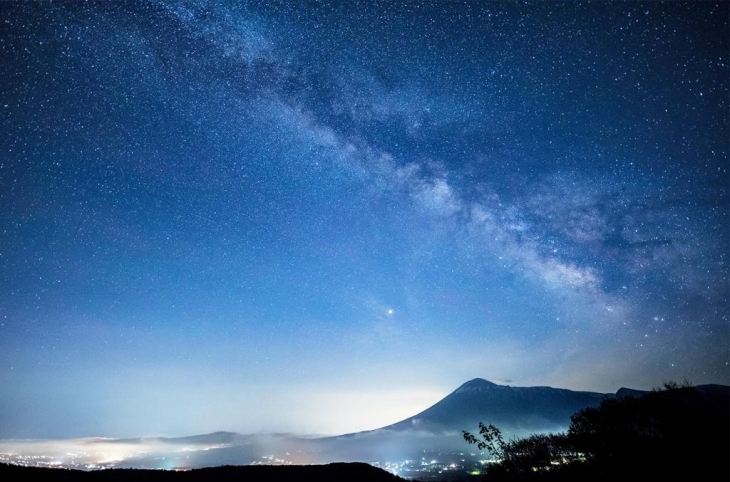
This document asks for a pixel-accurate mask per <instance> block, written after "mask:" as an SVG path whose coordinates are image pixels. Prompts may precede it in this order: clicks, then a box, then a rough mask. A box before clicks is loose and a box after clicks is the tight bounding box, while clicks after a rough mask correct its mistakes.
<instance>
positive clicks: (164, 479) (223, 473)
mask: <svg viewBox="0 0 730 482" xmlns="http://www.w3.org/2000/svg"><path fill="white" fill-rule="evenodd" d="M0 480H3V481H15V480H34V481H35V480H42V481H54V482H56V481H59V482H65V481H76V480H80V481H90V482H94V481H100V482H104V481H106V482H126V481H154V482H194V481H210V480H215V481H228V480H231V481H233V480H235V481H238V482H259V481H302V480H313V481H315V480H316V481H320V482H335V481H337V482H340V481H353V482H360V481H362V482H366V481H367V482H397V481H403V480H405V479H402V478H400V477H398V476H395V475H393V474H391V473H389V472H386V471H385V470H382V469H379V468H377V467H373V466H372V465H368V464H364V463H357V462H355V463H334V464H327V465H245V466H232V465H228V466H224V467H211V468H205V469H194V470H188V471H183V472H174V471H167V470H141V469H108V470H97V471H90V472H84V471H81V470H70V469H48V468H39V467H21V466H19V465H8V464H0Z"/></svg>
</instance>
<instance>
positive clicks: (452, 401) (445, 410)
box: [383, 378, 613, 433]
mask: <svg viewBox="0 0 730 482" xmlns="http://www.w3.org/2000/svg"><path fill="white" fill-rule="evenodd" d="M607 396H609V397H610V396H613V395H611V394H605V393H595V392H576V391H572V390H566V389H562V388H552V387H512V386H509V385H497V384H496V383H492V382H490V381H487V380H484V379H481V378H475V379H473V380H470V381H468V382H466V383H464V384H463V385H461V386H460V387H459V388H457V389H456V390H454V391H453V392H452V393H450V394H449V395H447V396H446V397H444V398H443V399H442V400H440V401H439V402H437V403H436V404H435V405H433V406H431V407H429V408H427V409H426V410H424V411H423V412H421V413H419V414H417V415H414V416H412V417H409V418H407V419H405V420H402V421H400V422H398V423H395V424H392V425H389V426H387V427H383V429H385V430H395V431H403V430H413V429H415V430H427V431H434V432H444V431H453V430H457V431H458V432H459V433H461V430H472V429H474V428H475V427H476V426H477V424H478V423H479V422H484V423H485V424H490V423H491V424H493V425H496V426H498V427H500V428H501V429H503V430H509V431H513V432H525V431H526V432H542V431H549V430H562V429H563V428H565V427H567V426H568V424H569V423H570V416H571V415H572V414H573V413H575V412H577V411H578V410H580V409H582V408H586V407H593V406H596V405H598V404H599V403H600V402H601V400H602V399H603V398H604V397H607Z"/></svg>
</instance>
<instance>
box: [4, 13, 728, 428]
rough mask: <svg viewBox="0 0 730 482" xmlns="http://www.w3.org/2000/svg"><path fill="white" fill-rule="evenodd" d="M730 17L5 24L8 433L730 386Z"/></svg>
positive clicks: (133, 19)
mask: <svg viewBox="0 0 730 482" xmlns="http://www.w3.org/2000/svg"><path fill="white" fill-rule="evenodd" d="M728 5H729V4H728V3H727V2H722V3H713V2H687V3H681V2H674V1H672V2H666V3H660V2H646V3H641V2H619V3H609V2H594V3H590V4H589V3H578V2H564V3H559V2H526V3H513V2H509V3H508V2H486V1H485V2H456V1H454V2H436V1H433V2H425V1H407V2H390V1H388V2H374V1H363V2H349V1H348V2H339V1H337V2H331V3H328V2H316V3H315V2H294V1H292V2H270V1H261V2H238V1H236V2H207V1H187V2H167V1H165V2H163V1H149V2H145V1H139V2H133V1H125V2H105V1H98V2H84V3H81V2H53V3H51V2H25V1H23V2H13V1H10V2H2V3H0V123H1V126H2V127H1V129H0V438H8V437H71V436H87V435H105V436H130V435H137V436H139V435H149V434H164V435H182V434H192V433H200V432H206V431H213V430H237V431H241V432H253V431H292V432H305V433H341V432H346V431H351V430H360V429H369V428H376V427H378V426H381V425H385V424H388V423H391V422H395V421H397V420H399V419H402V418H405V417H407V416H409V415H412V414H414V413H416V412H418V411H420V410H422V409H424V408H426V407H427V406H428V405H430V404H431V403H433V402H435V401H437V400H438V399H439V398H441V397H442V396H443V395H445V394H446V393H448V392H449V391H450V390H453V389H454V388H456V387H457V386H458V385H460V384H461V383H463V382H465V381H466V380H468V379H470V378H474V377H483V378H487V379H490V380H492V381H495V382H497V383H510V384H514V385H552V386H558V387H565V388H571V389H584V390H596V391H605V392H608V391H615V390H616V389H618V388H619V387H621V386H628V387H633V388H643V389H646V388H651V387H653V386H658V385H660V384H661V383H663V382H665V381H668V380H677V381H682V380H684V379H685V378H686V379H687V380H689V381H690V382H692V383H694V384H701V383H724V384H727V383H729V381H730V368H729V366H728V361H729V355H728V354H729V350H730V324H729V323H728V312H729V311H730V304H729V301H728V297H729V295H730V282H729V274H730V271H729V269H728V252H730V246H729V245H730V227H729V226H730V223H729V217H728V214H729V212H728V211H729V202H730V201H729V199H730V198H729V197H728V190H729V186H730V177H729V175H728V164H729V162H728V159H729V158H728V136H729V132H730V127H729V123H728V79H729V78H730V76H729V69H728V50H729V42H728V13H729V9H728Z"/></svg>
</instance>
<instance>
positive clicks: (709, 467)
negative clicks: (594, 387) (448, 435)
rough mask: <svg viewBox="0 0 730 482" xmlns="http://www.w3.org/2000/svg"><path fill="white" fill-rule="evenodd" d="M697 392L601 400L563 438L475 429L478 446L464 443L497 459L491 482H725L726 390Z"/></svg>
mask: <svg viewBox="0 0 730 482" xmlns="http://www.w3.org/2000/svg"><path fill="white" fill-rule="evenodd" d="M715 387H717V390H715V391H711V392H700V391H699V390H697V389H696V388H694V387H691V386H690V385H689V384H688V383H685V384H682V385H679V384H677V383H667V384H665V385H664V387H663V389H656V390H654V391H652V392H648V393H646V394H644V395H640V396H626V397H613V398H606V399H604V400H603V401H602V402H601V404H600V405H599V406H598V407H595V408H585V409H583V410H580V411H579V412H577V413H575V414H574V415H573V416H572V417H571V422H570V427H569V429H568V432H567V433H562V434H550V435H542V434H540V435H533V436H531V437H527V438H523V439H516V440H511V441H509V442H505V441H504V439H503V438H502V434H501V432H500V431H499V429H498V428H497V427H495V426H493V425H487V426H485V425H484V424H481V423H480V424H479V427H480V431H479V434H480V436H481V440H480V439H479V438H477V437H476V436H474V435H472V434H471V433H469V432H467V431H464V439H465V440H466V441H467V442H469V443H471V444H476V445H477V448H479V449H480V450H485V449H486V450H487V451H489V453H490V454H491V455H492V456H493V457H494V458H495V459H496V460H497V463H495V464H493V465H492V466H490V468H489V470H488V472H487V478H488V479H489V480H510V479H515V480H536V479H539V480H581V479H585V478H590V479H592V480H614V479H615V478H617V477H626V476H631V477H632V478H633V479H635V480H636V479H638V480H642V479H647V480H649V479H652V480H655V479H656V478H661V477H670V476H671V478H676V477H686V478H692V479H701V480H718V481H723V482H726V481H727V480H730V405H729V404H728V393H729V392H730V389H728V388H727V387H719V386H715Z"/></svg>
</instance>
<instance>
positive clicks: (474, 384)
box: [454, 378, 499, 393]
mask: <svg viewBox="0 0 730 482" xmlns="http://www.w3.org/2000/svg"><path fill="white" fill-rule="evenodd" d="M498 386H499V385H497V384H496V383H492V382H490V381H489V380H485V379H483V378H475V379H473V380H469V381H468V382H466V383H465V384H463V385H462V386H460V387H459V388H457V389H456V390H455V391H454V393H457V392H465V391H474V390H488V389H490V388H492V387H498Z"/></svg>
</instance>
